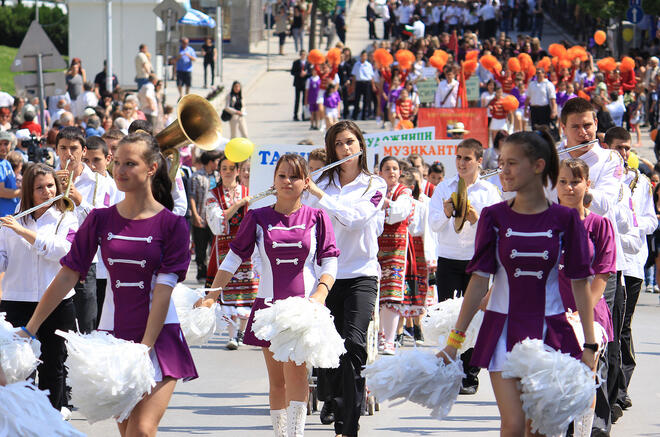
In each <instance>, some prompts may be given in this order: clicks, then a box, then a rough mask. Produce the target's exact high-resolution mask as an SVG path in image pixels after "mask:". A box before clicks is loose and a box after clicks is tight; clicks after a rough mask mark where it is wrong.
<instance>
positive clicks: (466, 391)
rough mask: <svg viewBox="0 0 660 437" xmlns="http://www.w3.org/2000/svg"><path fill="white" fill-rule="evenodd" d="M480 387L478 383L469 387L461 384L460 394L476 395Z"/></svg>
mask: <svg viewBox="0 0 660 437" xmlns="http://www.w3.org/2000/svg"><path fill="white" fill-rule="evenodd" d="M478 388H479V387H478V386H476V385H471V386H469V387H463V386H461V390H460V391H459V392H458V394H461V395H476V394H477V389H478Z"/></svg>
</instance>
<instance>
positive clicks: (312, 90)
mask: <svg viewBox="0 0 660 437" xmlns="http://www.w3.org/2000/svg"><path fill="white" fill-rule="evenodd" d="M305 89H306V90H307V92H305V105H307V107H308V108H309V114H310V116H309V123H310V126H309V128H310V129H312V130H318V129H319V126H320V124H321V120H323V117H324V110H323V93H322V92H321V77H320V76H319V72H318V70H317V69H316V68H312V75H311V76H310V77H308V78H307V82H306V83H305Z"/></svg>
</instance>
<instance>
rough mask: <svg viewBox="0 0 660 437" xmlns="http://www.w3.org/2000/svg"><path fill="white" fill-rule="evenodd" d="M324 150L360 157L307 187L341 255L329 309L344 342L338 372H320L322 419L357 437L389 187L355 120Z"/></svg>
mask: <svg viewBox="0 0 660 437" xmlns="http://www.w3.org/2000/svg"><path fill="white" fill-rule="evenodd" d="M325 149H326V153H327V155H328V163H329V164H331V163H333V162H336V161H338V160H340V159H342V158H345V157H347V156H350V155H352V154H354V153H357V152H359V151H361V152H362V155H361V156H359V157H356V158H354V159H351V160H349V161H347V162H345V163H343V164H341V165H340V166H339V167H335V168H333V169H330V170H328V171H326V172H325V173H324V174H322V175H321V177H320V178H319V179H318V181H317V183H318V185H317V183H314V182H310V184H309V189H308V191H309V194H310V196H308V199H309V204H310V206H314V207H316V206H318V207H320V208H321V209H323V210H324V211H326V212H327V213H328V215H329V216H330V220H331V222H332V227H333V229H334V231H335V238H336V240H337V247H338V249H339V250H340V251H341V254H340V255H339V261H338V267H337V280H336V281H335V284H334V286H333V287H332V290H331V292H330V294H329V295H328V298H327V299H326V305H327V307H328V308H329V309H330V312H331V313H332V315H333V316H334V318H335V326H336V327H337V331H338V332H339V334H340V335H341V336H342V337H343V338H344V339H345V343H344V345H345V347H346V351H347V352H346V353H345V354H344V355H342V356H341V358H340V364H339V368H338V369H324V371H323V372H320V375H319V378H318V381H319V390H320V391H321V392H322V393H323V394H327V396H322V397H321V399H324V400H326V402H325V404H324V406H323V409H322V411H321V420H322V421H323V422H324V423H331V421H332V420H335V434H337V435H339V436H357V435H358V421H359V419H360V415H361V413H362V409H363V405H362V404H363V398H364V394H365V393H364V390H365V380H364V378H363V377H362V376H361V371H362V368H363V367H364V365H365V364H366V360H367V349H366V340H367V328H368V327H369V322H370V321H371V317H372V314H373V310H374V305H375V303H376V296H377V295H378V274H379V273H378V259H377V254H378V236H379V235H380V234H381V233H382V232H383V220H384V218H385V212H384V210H383V204H384V202H385V194H386V191H387V185H386V184H385V181H384V180H383V179H381V178H380V177H378V176H375V175H372V174H371V173H370V172H369V167H368V165H367V148H366V143H365V141H364V138H363V137H362V131H361V130H360V128H359V127H358V126H357V125H356V124H355V123H354V122H352V121H340V122H338V123H336V124H334V125H332V127H330V128H329V129H328V131H327V132H326V135H325ZM328 400H329V401H330V402H327V401H328Z"/></svg>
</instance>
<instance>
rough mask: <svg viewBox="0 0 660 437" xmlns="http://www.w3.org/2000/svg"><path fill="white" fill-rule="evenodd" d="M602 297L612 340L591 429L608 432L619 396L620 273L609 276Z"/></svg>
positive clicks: (622, 304)
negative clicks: (609, 313) (610, 320)
mask: <svg viewBox="0 0 660 437" xmlns="http://www.w3.org/2000/svg"><path fill="white" fill-rule="evenodd" d="M603 296H604V297H605V301H606V302H607V306H608V307H609V308H610V312H611V313H612V327H613V329H614V340H613V341H611V342H609V343H607V350H606V352H604V355H605V359H606V361H607V372H606V375H607V376H606V377H605V378H603V380H602V384H601V385H600V387H599V388H597V389H596V407H595V411H594V413H595V414H594V424H593V427H594V428H598V429H602V430H604V431H608V432H609V430H610V427H611V425H612V417H611V406H612V405H614V403H615V402H616V400H617V397H618V394H619V381H618V380H619V377H620V376H621V327H622V325H623V316H624V313H625V308H626V287H625V285H624V284H623V283H622V274H621V272H617V273H616V275H612V276H610V278H609V279H608V281H607V285H606V286H605V292H604V293H603Z"/></svg>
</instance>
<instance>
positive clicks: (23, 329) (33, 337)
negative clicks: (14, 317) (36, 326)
mask: <svg viewBox="0 0 660 437" xmlns="http://www.w3.org/2000/svg"><path fill="white" fill-rule="evenodd" d="M21 330H22V331H23V332H25V333H26V334H27V335H28V336H29V337H30V338H31V339H32V340H36V339H37V337H35V336H34V335H32V333H31V332H30V331H28V330H27V328H26V327H25V326H21Z"/></svg>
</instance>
